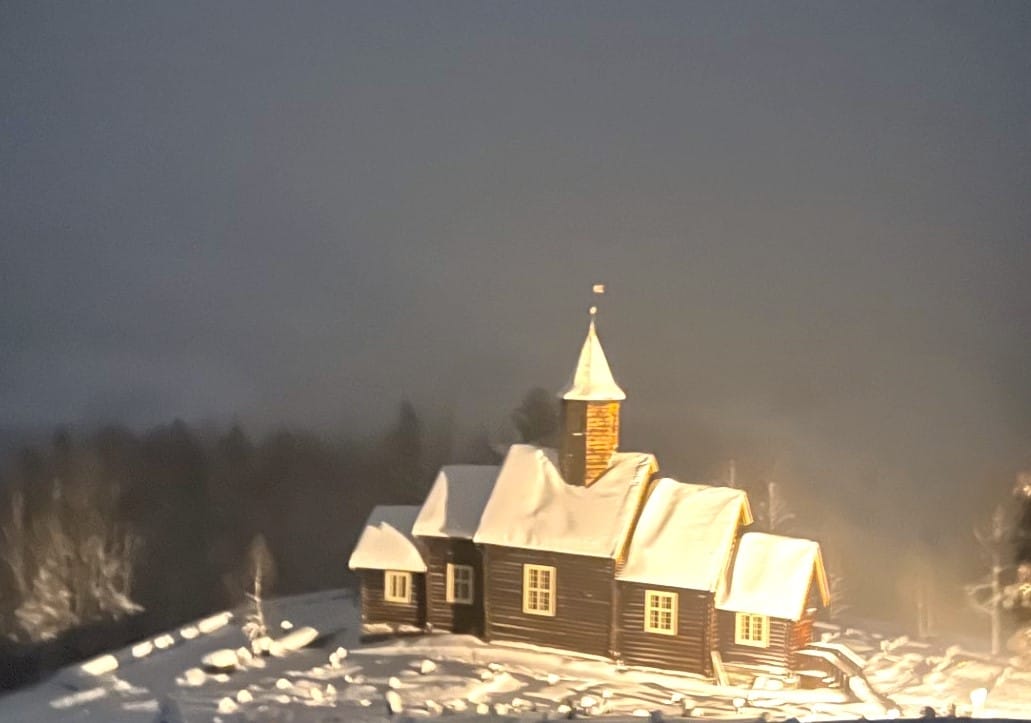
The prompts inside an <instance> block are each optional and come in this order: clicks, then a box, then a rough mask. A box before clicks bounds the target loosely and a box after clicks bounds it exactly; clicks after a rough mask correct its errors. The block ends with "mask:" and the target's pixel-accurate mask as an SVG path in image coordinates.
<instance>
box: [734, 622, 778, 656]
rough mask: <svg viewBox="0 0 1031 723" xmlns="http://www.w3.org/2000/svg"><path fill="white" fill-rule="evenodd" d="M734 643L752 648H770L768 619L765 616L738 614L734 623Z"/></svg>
mask: <svg viewBox="0 0 1031 723" xmlns="http://www.w3.org/2000/svg"><path fill="white" fill-rule="evenodd" d="M734 642H735V643H737V644H738V645H750V646H752V647H753V648H768V647H769V646H770V619H769V618H768V617H767V616H765V615H751V614H749V613H738V614H737V616H736V620H735V621H734Z"/></svg>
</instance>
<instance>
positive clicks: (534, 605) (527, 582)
mask: <svg viewBox="0 0 1031 723" xmlns="http://www.w3.org/2000/svg"><path fill="white" fill-rule="evenodd" d="M535 574H536V583H535V584H532V585H531V582H532V581H533V579H534V577H535ZM541 575H547V580H546V583H545V584H541ZM555 576H556V572H555V568H554V567H551V566H550V565H523V612H524V613H526V614H527V615H546V616H548V617H554V616H555ZM542 595H544V596H545V597H544V600H545V602H546V603H547V604H543V605H542V604H541V596H542Z"/></svg>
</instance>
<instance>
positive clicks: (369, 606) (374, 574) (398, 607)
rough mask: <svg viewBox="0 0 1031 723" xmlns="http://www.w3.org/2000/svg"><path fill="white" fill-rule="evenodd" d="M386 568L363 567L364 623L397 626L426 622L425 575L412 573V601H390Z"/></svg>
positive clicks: (418, 625) (419, 624)
mask: <svg viewBox="0 0 1031 723" xmlns="http://www.w3.org/2000/svg"><path fill="white" fill-rule="evenodd" d="M383 577H384V575H383V571H382V570H362V571H361V581H362V623H366V624H370V623H392V624H394V625H414V626H416V627H420V628H421V627H422V626H423V625H425V624H426V576H425V575H424V574H423V573H421V572H413V573H412V601H411V602H410V603H396V602H387V601H386V600H384V599H383Z"/></svg>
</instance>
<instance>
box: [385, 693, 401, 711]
mask: <svg viewBox="0 0 1031 723" xmlns="http://www.w3.org/2000/svg"><path fill="white" fill-rule="evenodd" d="M384 699H385V700H386V703H387V712H388V713H390V715H400V713H401V712H402V711H403V710H404V703H403V702H402V700H401V694H400V693H398V692H397V691H396V690H388V691H387V693H386V695H385V696H384Z"/></svg>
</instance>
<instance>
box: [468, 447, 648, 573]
mask: <svg viewBox="0 0 1031 723" xmlns="http://www.w3.org/2000/svg"><path fill="white" fill-rule="evenodd" d="M657 467H658V464H657V462H656V461H655V457H654V456H652V455H650V454H642V453H636V452H627V453H619V454H615V455H613V457H612V464H611V466H610V467H609V469H608V470H607V471H606V472H605V473H604V474H603V475H602V476H601V477H600V478H599V479H598V480H597V481H596V482H595V483H594V484H592V485H591V486H589V487H580V486H574V485H569V484H566V482H565V480H563V479H562V475H561V474H560V473H559V471H558V467H557V466H556V452H555V450H553V449H544V448H542V447H534V446H530V445H525V444H514V445H512V447H511V448H509V450H508V455H507V456H506V457H505V461H504V463H503V464H502V466H501V471H500V473H499V474H498V480H497V482H496V483H495V485H494V492H493V493H492V494H491V496H490V500H489V501H488V502H487V506H486V508H485V509H484V511H483V516H482V517H481V518H480V527H479V529H478V530H477V531H476V535H475V536H474V537H473V539H474V541H475V542H476V543H477V544H488V545H507V546H510V547H521V548H523V549H530V550H548V551H551V552H565V553H569V554H575V555H587V556H590V557H608V558H614V557H615V556H616V555H617V554H618V553H619V551H620V550H621V548H622V547H623V544H624V542H625V541H626V537H627V534H628V532H629V530H630V525H631V524H632V522H633V519H634V516H635V514H636V512H637V506H638V502H639V500H640V498H641V495H642V492H643V487H644V485H645V483H646V482H647V481H648V479H649V477H650V476H651V474H652V472H653V471H654V470H655V469H657Z"/></svg>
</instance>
